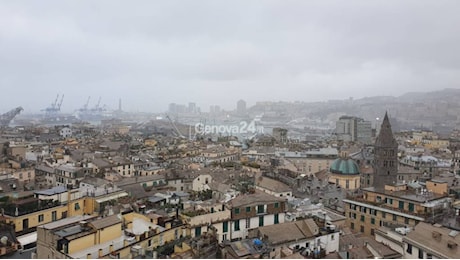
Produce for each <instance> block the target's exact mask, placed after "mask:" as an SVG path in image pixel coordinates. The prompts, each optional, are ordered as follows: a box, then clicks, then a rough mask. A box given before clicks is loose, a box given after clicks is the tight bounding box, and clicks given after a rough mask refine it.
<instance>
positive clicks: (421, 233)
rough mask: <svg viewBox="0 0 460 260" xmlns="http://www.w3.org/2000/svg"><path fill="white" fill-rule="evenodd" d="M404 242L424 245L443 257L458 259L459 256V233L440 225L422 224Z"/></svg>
mask: <svg viewBox="0 0 460 260" xmlns="http://www.w3.org/2000/svg"><path fill="white" fill-rule="evenodd" d="M403 240H404V241H407V242H408V243H412V244H414V243H417V244H419V245H423V246H424V247H425V248H427V249H430V250H432V251H434V252H436V253H437V254H439V255H440V256H441V257H445V258H458V256H459V249H458V246H456V245H459V244H460V235H459V232H458V231H454V230H452V229H449V228H445V227H442V226H441V225H438V224H434V225H431V224H428V223H425V222H420V223H419V224H418V225H417V226H415V229H414V230H413V231H412V232H410V233H409V234H408V235H407V236H406V237H404V238H403ZM449 244H451V245H452V248H449V246H448V245H449ZM455 244H456V245H455Z"/></svg>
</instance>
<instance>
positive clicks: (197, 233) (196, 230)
mask: <svg viewBox="0 0 460 260" xmlns="http://www.w3.org/2000/svg"><path fill="white" fill-rule="evenodd" d="M195 236H196V237H199V236H201V227H196V228H195Z"/></svg>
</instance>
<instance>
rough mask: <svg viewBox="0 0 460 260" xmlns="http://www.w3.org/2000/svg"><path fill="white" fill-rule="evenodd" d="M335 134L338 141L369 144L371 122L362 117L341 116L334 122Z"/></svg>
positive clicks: (370, 139)
mask: <svg viewBox="0 0 460 260" xmlns="http://www.w3.org/2000/svg"><path fill="white" fill-rule="evenodd" d="M335 134H336V136H337V140H340V141H345V142H350V141H352V142H361V143H364V144H369V143H370V142H371V141H372V124H371V122H370V121H365V120H364V119H362V118H358V117H354V116H342V117H340V118H339V120H338V121H337V122H336V127H335Z"/></svg>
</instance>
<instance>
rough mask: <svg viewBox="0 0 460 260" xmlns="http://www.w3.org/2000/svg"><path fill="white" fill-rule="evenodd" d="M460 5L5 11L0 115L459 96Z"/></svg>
mask: <svg viewBox="0 0 460 260" xmlns="http://www.w3.org/2000/svg"><path fill="white" fill-rule="evenodd" d="M459 5H460V4H459V3H458V2H455V1H437V2H436V3H433V2H429V1H405V2H396V1H394V2H388V1H373V2H372V4H371V3H367V2H363V1H347V2H346V3H344V2H340V1H332V2H324V1H308V2H303V1H289V2H285V1H283V2H281V1H264V2H263V3H257V4H255V3H247V2H246V1H245V2H243V1H235V2H232V4H229V3H227V2H220V1H193V2H185V3H184V2H170V1H168V2H156V3H152V2H148V1H140V2H137V4H136V5H133V4H128V3H126V2H120V1H110V2H107V1H98V2H93V1H91V2H89V1H79V2H74V3H63V2H59V1H44V2H43V1H42V2H40V3H27V4H25V3H24V2H19V1H10V2H2V3H1V4H0V7H1V8H0V21H1V24H3V26H0V39H2V41H1V43H0V46H1V48H0V58H1V59H2V60H3V61H4V62H3V63H2V65H1V67H0V78H1V80H0V86H1V89H2V90H3V93H2V96H3V99H2V102H1V104H0V111H1V112H6V111H8V110H10V109H11V108H14V107H17V106H22V107H24V112H25V113H28V112H32V111H37V112H38V111H40V110H42V109H45V108H46V107H48V106H49V105H50V104H51V103H52V102H53V101H54V99H55V97H56V95H57V94H60V95H63V94H64V95H65V98H64V102H63V105H62V110H63V111H65V112H73V111H75V110H76V109H79V108H81V107H83V105H84V104H85V103H86V100H87V97H88V96H91V97H92V99H91V100H92V101H91V103H90V106H94V105H95V103H96V101H97V99H98V97H102V104H103V105H104V104H105V105H107V106H108V107H110V108H112V109H117V108H118V101H119V99H120V98H121V99H122V101H123V109H124V110H126V111H142V112H163V111H165V110H167V107H168V104H170V103H178V104H187V103H188V102H195V103H196V104H197V105H199V106H200V107H201V108H202V109H203V110H208V109H209V107H210V106H212V105H219V106H220V107H221V108H223V109H227V110H228V109H234V108H235V105H236V102H237V101H238V100H240V99H243V100H245V101H246V102H247V105H248V107H250V106H252V105H254V104H255V102H256V101H275V102H276V101H288V102H290V101H304V102H314V101H326V100H337V99H346V98H349V97H354V98H355V99H359V98H362V97H366V96H399V95H402V94H404V93H406V92H412V91H425V92H426V91H434V90H440V89H444V88H458V86H457V82H458V81H459V79H460V76H459V75H460V73H458V72H459V64H458V62H457V60H459V59H458V57H457V56H458V55H460V54H459V53H460V52H459V46H460V44H459V38H460V36H459V35H460V32H459V31H460V29H459V28H458V26H456V24H458V22H460V18H459V17H458V15H457V14H456V11H455V10H458V7H459Z"/></svg>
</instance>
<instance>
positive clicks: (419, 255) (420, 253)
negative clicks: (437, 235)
mask: <svg viewBox="0 0 460 260" xmlns="http://www.w3.org/2000/svg"><path fill="white" fill-rule="evenodd" d="M418 259H423V250H422V249H420V248H419V249H418Z"/></svg>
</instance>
